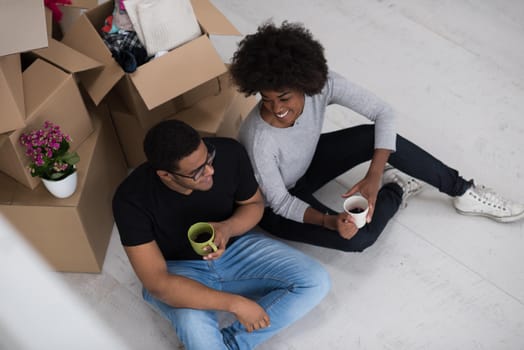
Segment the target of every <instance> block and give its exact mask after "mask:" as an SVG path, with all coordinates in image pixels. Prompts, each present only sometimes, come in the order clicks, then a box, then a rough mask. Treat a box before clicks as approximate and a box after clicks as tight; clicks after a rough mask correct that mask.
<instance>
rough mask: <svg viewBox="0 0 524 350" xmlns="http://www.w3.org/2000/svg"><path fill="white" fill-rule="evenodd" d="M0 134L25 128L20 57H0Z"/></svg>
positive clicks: (15, 55)
mask: <svg viewBox="0 0 524 350" xmlns="http://www.w3.org/2000/svg"><path fill="white" fill-rule="evenodd" d="M0 115H1V118H0V134H1V133H5V132H8V131H11V130H15V129H18V128H21V127H23V126H25V107H24V89H23V83H22V68H21V64H20V55H19V54H14V55H8V56H4V57H0Z"/></svg>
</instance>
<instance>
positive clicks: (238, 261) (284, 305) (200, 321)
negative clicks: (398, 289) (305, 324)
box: [143, 232, 331, 350]
mask: <svg viewBox="0 0 524 350" xmlns="http://www.w3.org/2000/svg"><path fill="white" fill-rule="evenodd" d="M167 266H168V271H169V273H171V274H176V275H180V276H185V277H188V278H191V279H193V280H195V281H198V282H200V283H202V284H204V285H206V286H207V287H209V288H213V289H215V290H220V291H223V292H227V293H233V294H238V295H243V296H245V297H249V298H251V299H253V300H256V302H257V303H258V304H259V305H260V306H262V307H263V308H264V310H265V311H266V312H267V313H268V315H269V318H270V322H271V326H270V327H267V328H264V329H259V330H257V331H253V332H251V333H248V332H247V331H246V329H245V328H244V326H242V325H241V324H240V322H238V321H235V322H233V324H232V325H231V326H229V327H226V328H223V329H220V327H219V324H218V320H217V313H216V312H215V311H213V310H196V309H187V308H175V307H172V306H170V305H167V304H165V303H163V302H161V301H159V300H157V299H155V298H154V297H153V296H152V295H151V294H150V293H149V292H148V291H147V290H145V289H144V290H143V296H144V299H145V300H146V301H148V302H149V303H151V304H152V305H153V306H154V307H155V308H157V309H158V310H159V311H160V312H161V313H162V314H163V315H164V316H165V317H166V318H167V319H168V320H169V321H170V322H171V324H172V325H173V327H174V328H175V330H176V333H177V335H178V337H179V338H180V340H181V341H182V343H183V344H184V346H185V347H186V349H188V350H210V349H212V350H219V349H239V350H240V349H241V350H243V349H253V348H255V347H256V346H257V345H258V344H260V343H262V342H264V341H265V340H267V339H269V338H270V337H271V336H273V335H274V334H276V333H278V332H279V331H281V330H282V329H283V328H285V327H286V326H288V325H290V324H291V323H293V322H295V321H296V320H298V319H299V318H300V317H302V316H304V315H305V314H306V313H307V312H308V311H310V310H311V309H312V308H313V307H314V306H315V305H317V304H318V303H319V302H320V301H321V300H322V299H323V298H324V296H325V295H326V294H327V292H328V291H329V288H330V285H331V284H330V280H329V276H328V274H327V272H326V271H325V270H324V268H323V267H322V266H321V265H320V264H319V263H318V262H316V261H315V260H313V259H312V258H310V257H308V256H306V255H305V254H303V253H301V252H299V251H298V250H296V249H294V248H291V247H289V246H287V245H286V244H284V243H281V242H279V241H276V240H274V239H271V238H268V237H266V236H265V235H263V234H260V233H254V232H250V233H246V234H245V235H243V236H241V237H240V238H239V239H238V240H237V241H235V242H234V243H233V244H232V245H231V246H230V247H228V249H227V250H226V251H225V253H224V254H223V255H222V256H221V257H220V258H219V259H217V260H214V261H204V260H183V261H168V262H167Z"/></svg>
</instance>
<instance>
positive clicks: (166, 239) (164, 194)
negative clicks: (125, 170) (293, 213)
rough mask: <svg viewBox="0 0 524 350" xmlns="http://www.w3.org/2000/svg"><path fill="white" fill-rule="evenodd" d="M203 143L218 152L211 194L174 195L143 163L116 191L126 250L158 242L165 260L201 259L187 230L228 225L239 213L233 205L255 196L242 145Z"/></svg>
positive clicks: (116, 211) (223, 140) (220, 140)
mask: <svg viewBox="0 0 524 350" xmlns="http://www.w3.org/2000/svg"><path fill="white" fill-rule="evenodd" d="M206 140H207V141H209V142H210V143H212V144H213V145H214V146H215V147H216V156H215V160H214V162H213V167H214V169H215V173H214V175H213V187H212V188H211V189H210V190H209V191H193V192H192V193H191V194H190V195H184V194H181V193H178V192H176V191H173V190H171V189H169V188H168V187H167V186H166V185H164V184H163V183H162V182H161V181H160V178H159V177H158V175H157V174H156V172H155V171H154V170H153V168H151V166H150V165H149V163H147V162H146V163H144V164H142V165H140V166H139V167H137V168H136V169H135V170H134V171H133V172H132V173H131V174H130V175H129V176H128V177H127V178H126V179H125V180H124V182H122V184H121V185H120V186H119V187H118V189H117V191H116V193H115V196H114V197H113V215H114V217H115V222H116V225H117V227H118V231H119V233H120V240H121V242H122V244H123V245H124V246H136V245H140V244H144V243H148V242H151V241H156V243H157V244H158V246H159V248H160V250H161V251H162V254H163V255H164V258H165V259H166V260H191V259H202V257H201V256H199V255H197V254H196V253H195V252H194V251H193V249H192V248H191V245H190V244H189V241H188V239H187V230H188V229H189V226H191V225H192V224H194V223H195V222H198V221H223V220H226V219H228V218H229V217H231V215H232V214H233V212H234V211H235V209H236V208H237V204H236V202H238V201H244V200H247V199H249V198H251V197H252V196H253V195H254V194H255V192H256V190H257V189H258V184H257V182H256V179H255V176H254V174H253V169H252V167H251V163H250V161H249V158H248V156H247V153H246V151H245V150H244V148H243V147H242V145H240V143H238V142H237V141H236V140H233V139H228V138H209V139H206ZM232 242H233V240H230V241H229V244H231V243H232Z"/></svg>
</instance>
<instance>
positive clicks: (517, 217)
mask: <svg viewBox="0 0 524 350" xmlns="http://www.w3.org/2000/svg"><path fill="white" fill-rule="evenodd" d="M455 210H456V211H457V213H459V214H461V215H466V216H483V217H485V218H488V219H491V220H494V221H497V222H502V223H510V222H515V221H518V220H520V219H523V218H524V212H522V213H520V214H519V215H514V216H505V217H499V216H493V215H489V214H486V213H475V212H470V211H462V210H460V209H458V208H455Z"/></svg>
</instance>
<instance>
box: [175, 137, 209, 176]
mask: <svg viewBox="0 0 524 350" xmlns="http://www.w3.org/2000/svg"><path fill="white" fill-rule="evenodd" d="M204 144H205V145H206V147H207V159H206V161H205V163H204V164H202V165H201V166H199V167H198V168H196V169H195V170H193V171H192V172H191V174H192V175H184V174H179V173H172V174H173V175H178V176H181V177H185V178H188V179H192V180H193V181H198V179H200V177H202V175H203V174H204V171H205V170H206V166H211V165H212V164H213V160H214V159H215V155H216V149H215V146H213V145H212V144H211V143H209V142H204Z"/></svg>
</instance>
